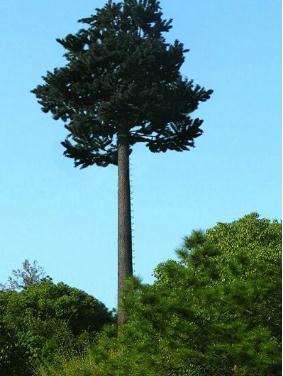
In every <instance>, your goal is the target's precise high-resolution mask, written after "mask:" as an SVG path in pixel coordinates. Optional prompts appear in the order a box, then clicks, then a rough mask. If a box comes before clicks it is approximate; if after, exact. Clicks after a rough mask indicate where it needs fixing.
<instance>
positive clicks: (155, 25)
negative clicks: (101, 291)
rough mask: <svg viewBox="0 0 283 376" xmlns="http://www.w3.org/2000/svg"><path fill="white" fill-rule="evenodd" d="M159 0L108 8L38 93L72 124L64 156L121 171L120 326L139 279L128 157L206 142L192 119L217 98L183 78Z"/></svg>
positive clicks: (70, 43) (73, 40)
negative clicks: (132, 282) (128, 288)
mask: <svg viewBox="0 0 283 376" xmlns="http://www.w3.org/2000/svg"><path fill="white" fill-rule="evenodd" d="M171 21H172V20H169V21H167V20H164V19H163V18H162V11H161V8H160V4H159V1H157V0H124V2H119V3H114V2H112V1H109V2H108V3H107V4H106V5H105V6H104V7H103V8H102V9H96V13H95V14H94V15H91V16H90V17H89V18H84V19H82V20H80V21H79V22H82V23H84V24H86V25H87V27H86V28H83V29H81V30H79V31H78V33H76V34H74V35H72V34H69V35H67V36H66V38H64V39H57V41H58V42H59V43H60V44H61V45H62V46H63V47H64V48H65V49H66V53H65V55H64V56H65V58H66V59H67V64H66V66H64V67H63V68H56V69H54V71H53V72H47V75H46V76H45V77H43V79H44V84H42V85H38V86H37V87H36V88H35V89H34V90H33V93H34V94H35V95H36V97H37V98H38V102H39V103H40V104H41V106H42V110H43V111H44V112H51V113H52V114H53V118H54V119H56V120H58V119H61V120H63V122H64V123H65V128H66V129H67V131H68V132H69V133H68V136H67V138H66V139H65V141H64V142H62V144H63V146H64V147H65V152H64V154H65V155H66V156H67V157H69V158H73V159H74V161H75V166H80V167H81V168H84V167H87V166H90V165H94V164H96V165H98V166H103V167H106V166H108V165H109V164H114V165H118V176H119V178H118V180H119V183H118V207H119V210H118V260H119V261H118V322H119V323H123V322H124V321H125V314H124V313H123V310H122V309H121V301H122V291H123V288H124V283H125V279H126V278H127V276H130V275H132V236H131V210H130V182H129V155H130V153H131V151H132V147H133V145H134V144H135V143H137V142H142V143H144V144H145V145H146V146H147V147H148V148H149V150H150V151H151V152H155V153H156V152H166V151H167V150H176V151H184V150H189V149H190V148H192V147H194V140H195V138H196V137H198V136H200V135H201V134H202V130H201V129H200V126H201V124H202V120H200V119H199V118H196V119H192V118H191V116H190V114H191V113H192V112H193V111H194V110H196V109H197V107H198V104H199V102H204V101H206V100H207V99H209V97H210V95H211V93H212V90H205V89H204V88H203V87H201V86H199V85H195V84H194V83H193V81H192V80H188V79H187V78H183V77H182V76H181V73H180V68H181V66H182V64H183V62H184V54H185V52H187V51H188V50H185V49H184V46H183V44H182V43H180V42H179V41H178V40H176V41H175V42H174V43H167V42H166V40H165V38H164V35H163V34H164V33H166V32H168V31H169V30H170V29H171Z"/></svg>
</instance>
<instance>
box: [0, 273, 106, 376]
mask: <svg viewBox="0 0 283 376" xmlns="http://www.w3.org/2000/svg"><path fill="white" fill-rule="evenodd" d="M109 322H112V315H111V313H110V312H109V311H108V310H107V309H106V307H105V306H104V305H103V304H102V303H101V302H99V301H98V300H97V299H95V298H93V297H92V296H90V295H88V294H86V293H85V292H83V291H80V290H78V289H75V288H71V287H69V286H67V285H65V284H64V283H58V284H54V283H53V282H52V281H50V280H47V281H42V282H40V283H38V284H35V285H31V286H29V287H27V288H25V289H23V290H22V291H20V292H16V291H2V292H1V293H0V330H1V332H2V331H3V333H4V335H3V337H2V335H1V342H0V345H1V348H0V374H1V375H2V374H3V375H5V376H6V375H7V376H8V375H14V374H15V375H24V376H30V375H32V374H33V373H32V369H33V368H35V366H36V365H37V363H38V362H39V360H40V361H42V362H44V363H45V362H47V361H48V362H49V361H51V359H53V358H54V357H55V356H56V355H58V354H62V353H69V355H70V354H71V353H72V352H76V351H83V349H84V348H85V346H86V344H88V343H89V342H91V341H93V340H94V338H95V336H96V334H97V332H98V331H100V330H101V328H102V326H103V325H104V324H106V323H109ZM1 349H2V350H1ZM1 351H3V352H4V356H3V357H2V358H1ZM17 354H19V355H17ZM18 369H20V370H21V373H19V372H18V371H17V370H18ZM6 370H7V372H6ZM4 372H6V374H5V373H4ZM13 372H14V373H13ZM17 372H18V373H17Z"/></svg>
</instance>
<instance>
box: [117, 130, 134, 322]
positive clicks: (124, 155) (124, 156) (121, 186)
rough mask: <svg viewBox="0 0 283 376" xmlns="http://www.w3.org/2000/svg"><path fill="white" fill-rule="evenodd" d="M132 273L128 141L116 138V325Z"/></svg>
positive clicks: (122, 318) (122, 312)
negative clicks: (125, 288)
mask: <svg viewBox="0 0 283 376" xmlns="http://www.w3.org/2000/svg"><path fill="white" fill-rule="evenodd" d="M132 275H133V263H132V227H131V192H130V177H129V143H128V141H127V138H126V137H122V136H120V137H119V138H118V325H121V324H123V323H124V322H125V321H126V313H125V312H124V311H123V310H122V308H121V302H122V299H123V291H124V287H125V280H126V278H127V277H129V276H132Z"/></svg>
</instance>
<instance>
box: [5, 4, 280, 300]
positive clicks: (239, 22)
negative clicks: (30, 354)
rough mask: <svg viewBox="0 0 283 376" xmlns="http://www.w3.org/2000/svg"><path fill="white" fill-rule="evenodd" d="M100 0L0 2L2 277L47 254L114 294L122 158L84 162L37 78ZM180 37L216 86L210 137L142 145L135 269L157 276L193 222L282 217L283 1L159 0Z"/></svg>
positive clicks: (86, 284) (64, 276) (187, 71)
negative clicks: (36, 92)
mask: <svg viewBox="0 0 283 376" xmlns="http://www.w3.org/2000/svg"><path fill="white" fill-rule="evenodd" d="M103 4H104V1H102V0H84V1H75V0H74V1H70V0H60V1H58V0H48V1H44V0H41V1H38V0H25V1H22V0H1V1H0V21H1V22H0V35H1V39H0V44H1V59H0V82H1V86H0V100H1V117H0V154H1V164H0V187H1V195H0V228H1V243H0V249H1V263H0V281H2V282H4V281H5V280H6V279H7V277H8V276H9V275H10V272H11V270H12V269H13V268H17V267H19V266H20V264H21V262H22V261H23V260H24V259H25V258H28V259H29V260H31V261H32V260H38V261H39V263H40V264H41V265H42V266H43V267H44V268H45V270H46V271H47V273H48V274H50V275H51V276H52V277H53V278H54V280H55V281H64V282H66V283H68V284H70V285H71V286H74V287H78V288H81V289H83V290H85V291H87V292H88V293H91V294H93V295H95V296H96V297H98V298H99V299H101V300H102V301H103V302H104V303H106V304H107V306H108V307H113V306H114V305H115V304H116V283H117V280H116V274H117V273H116V264H117V257H116V238H117V221H116V217H117V214H116V213H117V210H116V207H117V176H116V175H117V170H116V168H115V167H110V168H107V169H103V168H99V167H91V168H88V169H85V170H79V169H75V168H74V167H73V162H72V160H70V159H67V158H65V157H63V156H62V152H63V149H62V147H61V145H60V141H61V140H63V139H64V135H65V131H64V129H63V126H62V124H61V123H59V122H56V121H54V120H52V118H51V117H50V116H49V115H46V114H44V113H42V112H41V111H40V106H39V105H38V104H37V102H36V100H35V98H34V96H33V95H32V94H30V92H29V91H30V90H31V89H32V88H34V87H35V86H36V85H37V84H38V83H40V82H41V76H42V75H45V73H46V71H47V70H52V69H53V68H54V67H56V66H62V65H64V59H63V57H62V54H63V49H62V48H61V46H60V45H59V44H57V43H56V42H55V38H57V37H64V36H65V35H66V34H68V33H70V32H76V31H77V30H78V28H80V27H81V26H80V25H79V24H77V22H76V20H77V19H79V18H81V17H85V16H88V15H90V14H91V13H93V12H94V8H96V7H100V6H102V5H103ZM161 5H162V8H163V11H164V14H165V16H166V17H167V18H171V17H172V18H173V20H174V22H173V26H174V27H173V29H172V30H171V32H170V34H168V39H169V40H173V39H175V38H178V39H179V40H181V41H182V42H183V43H184V44H185V46H186V47H187V48H190V53H189V54H188V55H187V60H186V63H185V64H184V66H183V70H182V71H183V74H184V75H186V76H187V77H188V78H192V79H194V80H195V82H196V83H199V84H201V85H203V86H205V87H206V88H207V89H210V88H212V89H214V94H213V97H212V99H211V100H210V101H208V102H206V103H203V104H202V105H201V106H200V108H199V110H198V113H197V115H198V116H200V117H202V118H203V119H204V120H205V122H204V124H203V129H204V131H205V133H204V135H203V136H201V137H200V138H199V139H197V141H196V148H195V149H193V150H192V151H190V152H184V153H176V152H168V153H166V154H162V155H161V154H152V153H150V152H149V151H148V149H145V148H144V147H141V146H137V147H136V148H135V150H134V153H133V156H132V162H131V163H132V180H133V183H132V190H133V206H134V249H135V253H134V258H135V272H136V274H137V275H139V276H141V277H142V278H143V280H144V281H145V282H150V281H152V276H151V275H152V271H153V269H154V267H155V266H156V265H157V264H158V263H159V262H161V261H164V260H166V259H168V258H173V257H175V253H174V250H175V249H176V248H177V247H178V246H180V245H181V243H182V238H183V237H184V236H185V235H187V234H189V233H190V232H191V231H192V230H193V229H198V228H202V229H206V228H208V227H211V226H213V225H215V224H216V223H217V222H221V221H222V222H223V221H225V222H226V221H232V220H235V219H237V218H239V217H241V216H243V215H245V214H247V213H250V212H252V211H257V212H259V213H260V215H261V216H264V217H267V218H270V219H274V218H280V216H281V212H280V210H281V198H280V194H281V175H280V174H281V172H280V170H281V168H280V166H281V165H280V164H281V151H280V146H281V129H280V128H281V49H280V48H281V19H280V16H281V1H280V0H229V1H227V0H202V1H199V0H186V1H185V0H174V1H172V0H161Z"/></svg>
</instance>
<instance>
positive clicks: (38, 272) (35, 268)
mask: <svg viewBox="0 0 283 376" xmlns="http://www.w3.org/2000/svg"><path fill="white" fill-rule="evenodd" d="M48 279H50V277H49V276H48V275H46V273H45V271H44V269H43V267H42V266H40V265H39V263H38V261H33V263H30V261H29V260H25V261H24V262H23V263H22V268H21V269H15V270H13V271H12V276H10V277H9V278H8V283H6V284H0V289H2V290H21V289H24V288H26V287H29V286H32V285H35V284H37V283H39V282H41V281H43V280H48Z"/></svg>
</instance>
